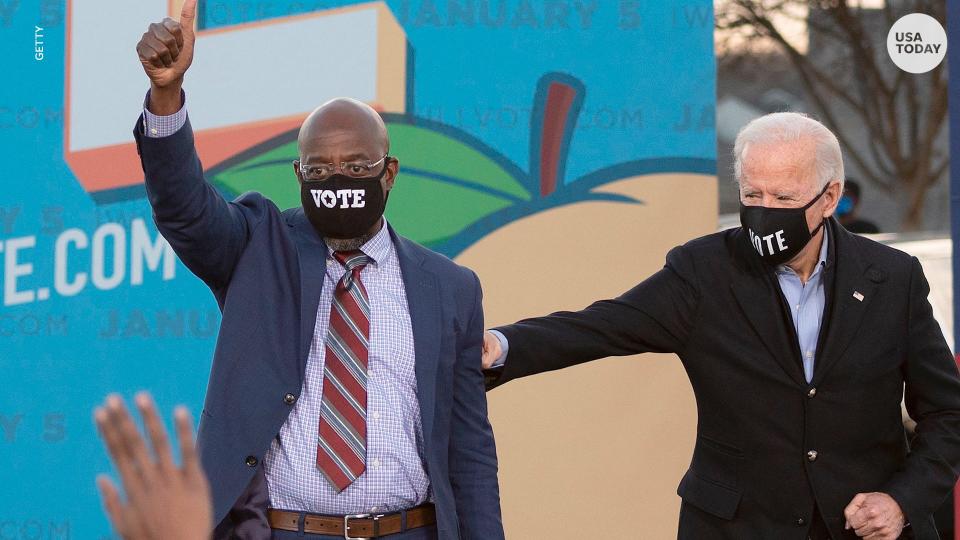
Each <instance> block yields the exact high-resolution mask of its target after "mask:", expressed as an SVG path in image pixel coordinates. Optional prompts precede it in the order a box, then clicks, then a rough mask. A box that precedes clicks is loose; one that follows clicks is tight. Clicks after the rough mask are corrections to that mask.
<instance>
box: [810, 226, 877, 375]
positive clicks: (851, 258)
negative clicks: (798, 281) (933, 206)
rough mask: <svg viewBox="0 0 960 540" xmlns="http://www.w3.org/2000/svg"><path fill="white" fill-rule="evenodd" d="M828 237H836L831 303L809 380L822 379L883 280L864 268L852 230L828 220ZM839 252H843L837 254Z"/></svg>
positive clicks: (844, 349) (853, 335) (856, 329)
mask: <svg viewBox="0 0 960 540" xmlns="http://www.w3.org/2000/svg"><path fill="white" fill-rule="evenodd" d="M830 233H831V236H830V238H831V239H836V242H837V244H836V253H837V256H836V257H834V264H835V265H836V268H835V269H834V272H835V275H834V282H833V290H832V291H831V292H830V294H831V296H832V298H830V297H828V298H827V300H828V301H830V302H831V303H832V308H831V312H830V320H829V321H827V320H824V321H823V322H822V323H821V324H829V327H828V328H827V332H826V341H825V343H823V345H822V346H818V347H817V358H816V363H815V364H814V368H813V381H812V384H814V385H817V384H820V382H821V381H823V378H824V376H825V375H826V373H827V371H829V369H830V368H831V367H833V365H834V364H836V362H837V360H839V359H840V358H841V357H842V356H843V353H844V352H845V351H846V350H847V347H848V346H849V345H850V342H851V340H853V338H854V337H855V336H856V335H857V331H858V329H859V328H860V323H862V322H863V316H864V315H865V314H866V313H867V310H868V309H869V307H870V304H871V302H872V301H873V299H874V297H876V293H877V283H879V282H881V281H882V280H883V273H882V272H880V271H879V270H874V269H872V268H864V267H863V265H862V263H861V258H860V253H859V252H858V250H857V246H856V244H855V243H854V242H853V238H852V236H851V233H849V232H847V231H846V230H845V229H843V228H842V227H840V226H838V225H836V224H835V222H833V221H832V220H831V230H830ZM840 254H842V255H840Z"/></svg>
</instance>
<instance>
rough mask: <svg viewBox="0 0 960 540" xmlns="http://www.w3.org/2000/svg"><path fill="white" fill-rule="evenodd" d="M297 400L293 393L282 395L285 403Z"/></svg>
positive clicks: (288, 403) (290, 403)
mask: <svg viewBox="0 0 960 540" xmlns="http://www.w3.org/2000/svg"><path fill="white" fill-rule="evenodd" d="M296 400H297V396H295V395H293V394H287V395H285V396H283V402H284V403H286V404H287V405H293V402H294V401H296Z"/></svg>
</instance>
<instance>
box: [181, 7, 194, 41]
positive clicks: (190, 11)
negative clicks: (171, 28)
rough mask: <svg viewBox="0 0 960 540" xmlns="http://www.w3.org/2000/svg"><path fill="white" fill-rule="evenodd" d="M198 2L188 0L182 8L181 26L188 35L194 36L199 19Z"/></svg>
mask: <svg viewBox="0 0 960 540" xmlns="http://www.w3.org/2000/svg"><path fill="white" fill-rule="evenodd" d="M197 2H198V0H186V1H185V2H184V3H183V7H182V8H181V9H180V27H181V28H182V29H183V33H184V35H186V36H191V37H193V33H194V26H195V25H196V21H197Z"/></svg>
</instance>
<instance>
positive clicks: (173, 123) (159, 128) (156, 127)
mask: <svg viewBox="0 0 960 540" xmlns="http://www.w3.org/2000/svg"><path fill="white" fill-rule="evenodd" d="M186 101H187V96H186V93H185V92H184V91H183V90H182V89H181V90H180V110H179V111H177V112H175V113H173V114H171V115H166V116H161V115H157V114H153V113H152V112H150V111H149V110H148V109H147V104H148V103H150V91H149V90H147V97H146V98H145V99H144V100H143V134H144V135H146V136H147V137H155V138H159V137H167V136H170V135H173V134H174V133H176V132H177V131H179V130H180V128H182V127H183V125H184V124H186V123H187V105H186Z"/></svg>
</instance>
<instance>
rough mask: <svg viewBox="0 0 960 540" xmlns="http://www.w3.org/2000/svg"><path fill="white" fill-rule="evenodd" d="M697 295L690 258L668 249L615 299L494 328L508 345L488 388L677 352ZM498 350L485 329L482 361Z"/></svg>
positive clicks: (487, 361)
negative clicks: (593, 363) (600, 362)
mask: <svg viewBox="0 0 960 540" xmlns="http://www.w3.org/2000/svg"><path fill="white" fill-rule="evenodd" d="M699 299H700V291H699V290H698V287H697V280H696V274H695V271H694V264H693V261H692V259H691V258H690V256H689V254H687V253H686V251H685V249H684V248H683V247H678V248H674V249H673V250H672V251H670V253H669V254H668V255H667V262H666V265H665V266H664V267H663V268H662V269H661V270H660V271H658V272H657V273H656V274H654V275H652V276H650V277H649V278H648V279H646V280H644V281H643V282H641V283H640V284H639V285H637V286H636V287H634V288H632V289H630V290H629V291H627V292H625V293H624V294H622V295H620V296H619V297H617V298H614V299H610V300H601V301H598V302H594V303H593V304H591V305H590V306H588V307H587V308H586V309H583V310H581V311H560V312H557V313H553V314H551V315H547V316H545V317H536V318H532V319H524V320H522V321H519V322H517V323H514V324H511V325H508V326H501V327H499V328H496V330H497V331H498V332H500V333H501V334H502V335H503V337H504V338H505V342H506V343H504V344H508V345H509V350H508V351H507V355H506V358H505V359H503V360H505V361H504V365H503V367H502V368H500V369H501V370H502V372H501V373H500V375H499V377H498V378H495V380H493V381H490V382H491V387H492V386H497V385H500V384H503V383H505V382H507V381H509V380H512V379H516V378H518V377H526V376H528V375H534V374H537V373H542V372H545V371H552V370H555V369H562V368H565V367H570V366H573V365H576V364H581V363H583V362H589V361H590V360H596V359H598V358H606V357H608V356H625V355H630V354H637V353H641V352H675V353H680V352H682V351H683V349H684V348H685V345H686V342H687V337H688V335H689V334H690V331H691V329H692V327H693V323H694V318H695V316H696V311H697V307H698V305H699ZM502 352H503V351H502V347H501V344H500V343H499V342H498V339H497V338H496V337H495V336H493V335H492V334H487V336H486V337H485V340H484V355H485V360H484V364H485V365H490V364H493V363H494V362H495V361H496V360H497V358H498V357H500V356H502ZM494 377H495V376H494Z"/></svg>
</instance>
